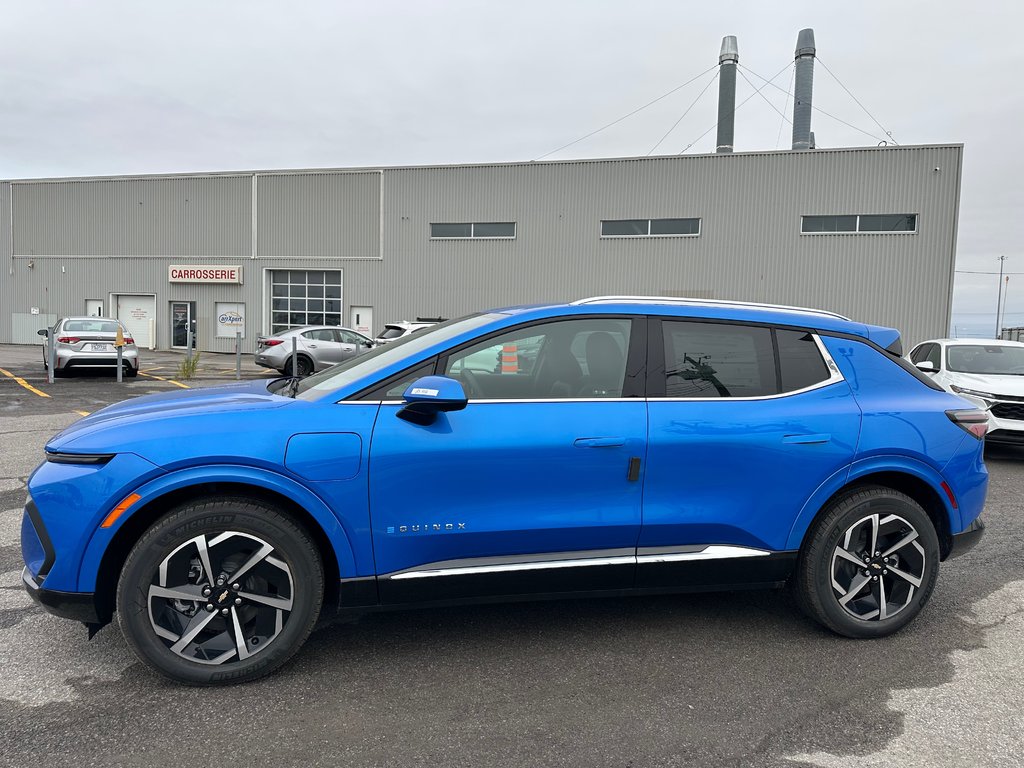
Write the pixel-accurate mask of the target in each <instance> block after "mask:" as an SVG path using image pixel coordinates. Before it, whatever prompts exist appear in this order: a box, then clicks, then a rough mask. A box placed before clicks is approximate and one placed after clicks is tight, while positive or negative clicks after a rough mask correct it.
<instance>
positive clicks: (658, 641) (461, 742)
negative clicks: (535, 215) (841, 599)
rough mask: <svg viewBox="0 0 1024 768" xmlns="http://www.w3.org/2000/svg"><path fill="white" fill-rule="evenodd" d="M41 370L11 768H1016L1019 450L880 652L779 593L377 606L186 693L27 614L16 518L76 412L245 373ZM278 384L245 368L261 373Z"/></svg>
mask: <svg viewBox="0 0 1024 768" xmlns="http://www.w3.org/2000/svg"><path fill="white" fill-rule="evenodd" d="M159 354H160V353H157V355H159ZM35 355H38V350H36V349H33V348H28V347H25V348H19V347H0V369H3V371H6V372H7V374H10V375H6V374H4V375H0V434H2V435H3V438H4V443H3V444H4V450H3V456H2V457H0V766H19V767H20V766H36V765H46V766H72V765H73V766H82V767H84V766H140V765H146V766H176V767H177V766H182V765H200V766H205V765H219V764H223V765H229V766H235V765H275V766H290V765H303V766H349V765H352V766H449V765H451V766H549V765H550V766H559V765H565V766H635V767H639V766H743V767H747V766H749V767H750V768H767V767H768V766H825V767H828V768H831V767H832V766H879V767H881V766H885V767H886V768H892V766H900V768H916V767H917V766H921V767H924V766H929V767H932V766H972V767H973V766H999V768H1003V767H1004V766H1016V765H1024V714H1022V712H1024V710H1022V709H1021V707H1020V704H1019V702H1020V701H1021V700H1022V697H1024V559H1022V557H1021V552H1022V551H1024V506H1022V500H1021V498H1022V493H1021V492H1022V490H1024V453H1018V452H999V451H995V450H990V451H989V452H988V455H987V461H988V465H989V470H990V472H991V486H990V492H989V502H988V507H987V509H986V512H985V520H986V522H987V524H988V529H987V532H986V535H985V537H984V538H983V540H982V542H981V543H980V544H979V546H978V547H977V548H976V549H975V550H973V551H972V552H970V553H968V554H967V555H965V556H963V557H961V558H959V559H956V560H952V561H949V562H947V563H944V564H943V565H942V568H941V571H940V576H939V583H938V586H937V588H936V590H935V593H934V595H933V597H932V599H931V602H930V603H929V605H928V606H927V608H926V609H925V611H924V613H923V614H922V615H921V616H920V617H919V618H918V619H917V620H916V621H915V622H913V623H912V624H911V625H910V626H909V627H908V628H907V629H905V630H904V631H903V632H901V633H899V634H897V635H895V636H893V637H890V638H886V639H883V640H874V641H855V640H847V639H843V638H838V637H836V636H834V635H831V634H830V633H828V632H827V631H825V630H823V629H821V628H820V627H818V626H817V625H816V624H814V623H812V622H811V621H809V620H807V619H805V618H804V617H802V616H801V615H800V614H799V612H798V611H797V610H796V609H795V607H794V606H793V605H792V603H791V602H790V601H789V600H788V598H787V597H786V595H785V594H784V593H776V592H767V593H766V592H728V593H717V594H704V595H682V596H667V597H645V598H633V599H604V600H577V601H560V602H540V603H520V604H512V605H488V606H477V607H468V608H458V609H455V608H452V609H445V610H430V611H426V610H422V611H411V612H405V613H390V614H371V615H367V616H364V617H362V618H360V619H357V620H354V621H350V622H347V623H341V624H336V625H333V626H330V627H326V628H323V629H321V630H318V631H317V632H315V633H314V634H313V636H312V637H311V638H310V640H309V641H308V643H307V645H306V646H305V647H304V648H303V650H302V651H300V652H299V654H298V655H297V656H296V658H295V659H294V660H293V661H292V662H291V663H289V664H288V665H287V666H286V667H285V668H283V669H282V670H281V671H279V672H278V673H276V674H275V675H273V676H272V677H270V678H268V679H265V680H261V681H258V682H255V683H251V684H247V685H242V686H235V687H231V688H221V689H195V688H186V687H182V686H179V685H176V684H173V683H170V682H168V681H166V680H164V679H163V678H160V677H157V676H155V675H154V674H152V673H151V672H149V671H148V670H147V669H146V668H145V667H143V666H142V665H141V664H140V663H139V662H137V661H136V660H135V658H134V657H133V656H132V655H131V653H130V651H129V650H128V648H127V646H126V644H125V642H124V640H123V639H122V637H121V634H120V631H119V630H118V628H117V626H116V624H115V625H112V626H109V627H107V628H105V629H103V630H102V631H101V632H100V633H99V634H98V635H97V636H96V637H95V638H94V639H93V640H91V641H89V640H88V639H87V636H86V631H85V628H84V627H82V626H81V625H79V624H75V623H72V622H68V621H64V620H61V619H58V618H55V617H52V616H50V615H48V614H46V613H44V612H43V611H42V610H40V609H38V608H37V607H35V606H34V605H33V604H32V602H31V601H30V600H29V598H28V597H27V596H26V595H25V594H24V592H23V591H22V588H21V585H20V570H21V555H20V546H19V536H20V533H19V531H20V525H21V506H22V504H23V502H24V498H25V491H24V487H25V481H26V479H27V477H28V475H29V473H30V472H31V471H32V469H33V467H34V466H35V465H36V464H37V463H38V461H39V459H40V456H41V451H42V446H43V444H44V443H45V441H46V440H47V439H48V438H49V437H50V436H51V435H52V434H53V433H55V432H56V431H58V430H59V429H61V428H63V427H64V426H66V425H67V424H70V423H71V422H72V421H74V420H75V419H77V418H80V415H81V413H82V412H91V411H93V410H96V409H97V408H99V407H102V405H105V404H107V403H111V402H115V401H117V400H120V399H123V398H125V397H132V396H137V395H139V394H145V393H147V392H150V391H166V390H168V389H171V388H176V387H178V386H197V385H207V384H216V383H220V382H230V381H233V380H234V359H233V358H231V359H230V360H228V359H227V356H225V357H223V358H221V356H204V359H203V362H202V364H201V365H202V368H201V372H200V375H199V377H198V378H197V379H195V380H191V381H188V380H181V379H178V378H176V377H175V376H174V375H173V374H174V372H175V371H174V366H173V363H174V361H175V356H174V355H171V354H170V353H163V355H165V356H166V359H167V363H168V364H167V365H162V364H160V359H158V357H157V356H156V355H154V357H153V359H152V360H147V361H146V362H144V365H143V371H147V369H148V370H149V371H150V374H151V376H160V378H159V379H158V378H148V377H146V376H140V377H139V378H138V379H136V380H134V381H126V382H125V383H123V384H121V385H117V384H116V382H114V381H113V377H110V376H106V377H104V376H83V377H75V378H71V379H61V380H58V381H57V382H56V383H55V384H54V385H49V384H47V383H46V381H45V375H44V372H43V371H42V367H41V365H40V364H39V362H38V361H37V360H36V357H35ZM218 362H221V363H223V362H226V363H227V364H224V365H218V364H217V363H218ZM153 369H158V370H153ZM160 369H162V370H160ZM227 372H230V374H229V373H227ZM164 374H166V375H164ZM273 375H274V374H273V372H270V373H266V372H263V371H260V370H257V369H255V366H252V365H251V357H250V361H249V366H248V369H247V371H246V373H245V374H244V376H245V377H246V378H256V377H264V378H268V379H269V378H273ZM18 379H21V383H19V381H18ZM174 382H177V383H174ZM25 385H27V386H28V387H29V388H26V386H25ZM32 389H36V390H38V392H40V393H42V395H49V397H44V396H42V395H40V394H37V393H35V392H33V391H32Z"/></svg>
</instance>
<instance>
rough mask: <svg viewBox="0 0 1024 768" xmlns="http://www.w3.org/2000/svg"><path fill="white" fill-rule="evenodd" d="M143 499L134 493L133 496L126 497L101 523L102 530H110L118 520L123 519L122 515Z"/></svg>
mask: <svg viewBox="0 0 1024 768" xmlns="http://www.w3.org/2000/svg"><path fill="white" fill-rule="evenodd" d="M141 498H142V497H141V496H139V494H137V493H133V494H132V495H130V496H127V497H125V499H124V501H122V502H121V503H120V504H118V505H117V506H116V507H114V509H113V511H112V512H111V513H110V514H109V515H107V516H106V518H105V519H104V520H103V522H102V523H100V528H109V527H110V526H112V525H113V524H114V523H116V522H117V519H118V518H119V517H121V515H123V514H124V513H125V511H127V509H128V508H129V507H130V506H131V505H132V504H134V503H135V502H137V501H138V500H139V499H141Z"/></svg>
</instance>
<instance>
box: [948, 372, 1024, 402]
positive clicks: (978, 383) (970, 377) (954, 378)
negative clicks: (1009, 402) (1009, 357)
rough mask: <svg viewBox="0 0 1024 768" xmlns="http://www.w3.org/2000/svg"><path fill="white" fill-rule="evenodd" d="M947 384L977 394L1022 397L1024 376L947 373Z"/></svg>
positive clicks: (1023, 395) (1023, 394)
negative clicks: (970, 390) (986, 393)
mask: <svg viewBox="0 0 1024 768" xmlns="http://www.w3.org/2000/svg"><path fill="white" fill-rule="evenodd" d="M947 374H948V376H949V383H950V384H956V385H957V386H958V387H963V388H964V389H973V390H975V391H977V392H988V393H989V394H992V395H1009V396H1010V397H1024V376H1014V375H1010V374H992V373H958V372H957V371H947Z"/></svg>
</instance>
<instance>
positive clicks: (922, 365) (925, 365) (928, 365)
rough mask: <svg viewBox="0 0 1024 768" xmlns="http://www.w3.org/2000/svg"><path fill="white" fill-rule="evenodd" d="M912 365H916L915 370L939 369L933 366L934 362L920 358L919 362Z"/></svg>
mask: <svg viewBox="0 0 1024 768" xmlns="http://www.w3.org/2000/svg"><path fill="white" fill-rule="evenodd" d="M914 365H915V366H917V370H919V371H921V372H922V373H938V372H939V369H938V368H936V367H935V363H933V362H931V361H930V360H922V361H921V362H919V363H914Z"/></svg>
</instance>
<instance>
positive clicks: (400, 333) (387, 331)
mask: <svg viewBox="0 0 1024 768" xmlns="http://www.w3.org/2000/svg"><path fill="white" fill-rule="evenodd" d="M444 320H445V318H443V317H417V318H416V322H415V323H411V322H409V321H408V320H399V321H398V322H397V323H386V324H385V325H384V329H383V330H382V331H381V332H380V333H379V334H377V343H378V344H389V343H390V342H392V341H398V340H399V339H401V338H403V337H405V336H408V335H409V334H410V333H416V331H422V330H423V329H424V328H429V327H430V326H432V325H437V324H438V323H443V322H444Z"/></svg>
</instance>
